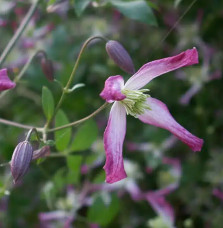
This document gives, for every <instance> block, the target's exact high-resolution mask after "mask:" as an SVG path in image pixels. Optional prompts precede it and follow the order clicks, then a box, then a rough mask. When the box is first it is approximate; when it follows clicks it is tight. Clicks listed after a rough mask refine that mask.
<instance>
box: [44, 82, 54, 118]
mask: <svg viewBox="0 0 223 228" xmlns="http://www.w3.org/2000/svg"><path fill="white" fill-rule="evenodd" d="M42 106H43V112H44V114H45V116H46V118H47V119H48V120H49V119H50V118H51V117H52V116H53V112H54V99H53V95H52V93H51V91H50V90H49V89H48V88H47V87H45V86H44V87H43V89H42Z"/></svg>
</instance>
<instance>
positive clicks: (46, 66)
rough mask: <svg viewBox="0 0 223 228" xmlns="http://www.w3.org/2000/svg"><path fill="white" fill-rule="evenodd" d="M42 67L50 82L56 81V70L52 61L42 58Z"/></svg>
mask: <svg viewBox="0 0 223 228" xmlns="http://www.w3.org/2000/svg"><path fill="white" fill-rule="evenodd" d="M41 67H42V71H43V73H44V74H45V76H46V78H47V79H48V81H53V79H54V70H53V64H52V61H51V60H49V59H47V58H46V57H42V58H41Z"/></svg>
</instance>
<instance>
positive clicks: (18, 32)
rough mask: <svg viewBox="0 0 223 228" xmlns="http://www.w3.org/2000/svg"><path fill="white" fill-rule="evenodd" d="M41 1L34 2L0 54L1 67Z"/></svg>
mask: <svg viewBox="0 0 223 228" xmlns="http://www.w3.org/2000/svg"><path fill="white" fill-rule="evenodd" d="M39 2H40V0H36V1H35V2H34V3H33V4H32V6H31V7H30V9H29V11H28V13H27V14H26V16H25V18H24V19H23V21H22V23H21V24H20V26H19V28H18V30H17V31H16V33H15V34H14V36H13V37H12V39H11V40H10V41H9V43H8V44H7V46H6V48H5V49H4V51H3V53H2V54H1V56H0V67H1V65H2V64H3V63H4V61H5V59H6V57H7V56H8V54H9V53H10V51H11V50H12V48H13V47H14V45H15V43H16V42H17V41H18V39H19V38H20V36H21V35H22V33H23V31H24V30H25V28H26V26H27V25H28V23H29V21H30V19H31V18H32V16H33V14H34V13H35V11H36V9H37V6H38V3H39Z"/></svg>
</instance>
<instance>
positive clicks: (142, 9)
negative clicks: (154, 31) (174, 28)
mask: <svg viewBox="0 0 223 228" xmlns="http://www.w3.org/2000/svg"><path fill="white" fill-rule="evenodd" d="M110 3H111V4H112V5H113V6H114V7H115V8H116V9H117V10H119V11H120V12H121V13H122V14H124V15H125V16H126V17H129V18H131V19H134V20H137V21H140V22H143V23H146V24H149V25H155V26H157V21H156V18H155V16H154V14H153V11H152V9H151V8H150V6H149V5H148V4H147V2H146V1H144V0H138V1H126V2H122V1H112V0H111V1H110Z"/></svg>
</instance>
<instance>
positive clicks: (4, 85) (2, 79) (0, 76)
mask: <svg viewBox="0 0 223 228" xmlns="http://www.w3.org/2000/svg"><path fill="white" fill-rule="evenodd" d="M15 86H16V84H15V83H14V82H12V81H11V80H10V79H9V77H8V74H7V69H1V70H0V91H3V90H7V89H12V88H14V87H15Z"/></svg>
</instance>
